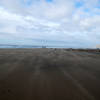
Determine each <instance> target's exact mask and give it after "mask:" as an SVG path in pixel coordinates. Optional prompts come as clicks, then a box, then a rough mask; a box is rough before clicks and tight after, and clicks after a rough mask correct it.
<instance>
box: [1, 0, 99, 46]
mask: <svg viewBox="0 0 100 100" xmlns="http://www.w3.org/2000/svg"><path fill="white" fill-rule="evenodd" d="M0 44H29V45H43V44H44V45H59V46H66V47H78V48H79V47H83V48H84V47H85V48H87V47H95V46H96V45H99V44H100V0H0Z"/></svg>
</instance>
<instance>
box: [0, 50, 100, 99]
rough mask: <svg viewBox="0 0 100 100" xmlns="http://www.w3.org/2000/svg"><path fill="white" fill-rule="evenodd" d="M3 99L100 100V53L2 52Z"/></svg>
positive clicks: (0, 79) (0, 81) (0, 91)
mask: <svg viewBox="0 0 100 100" xmlns="http://www.w3.org/2000/svg"><path fill="white" fill-rule="evenodd" d="M0 100H100V53H99V52H98V53H97V52H96V53H94V52H93V53H92V52H86V51H77V50H76V51H70V50H69V51H68V50H66V49H45V48H44V49H0Z"/></svg>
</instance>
